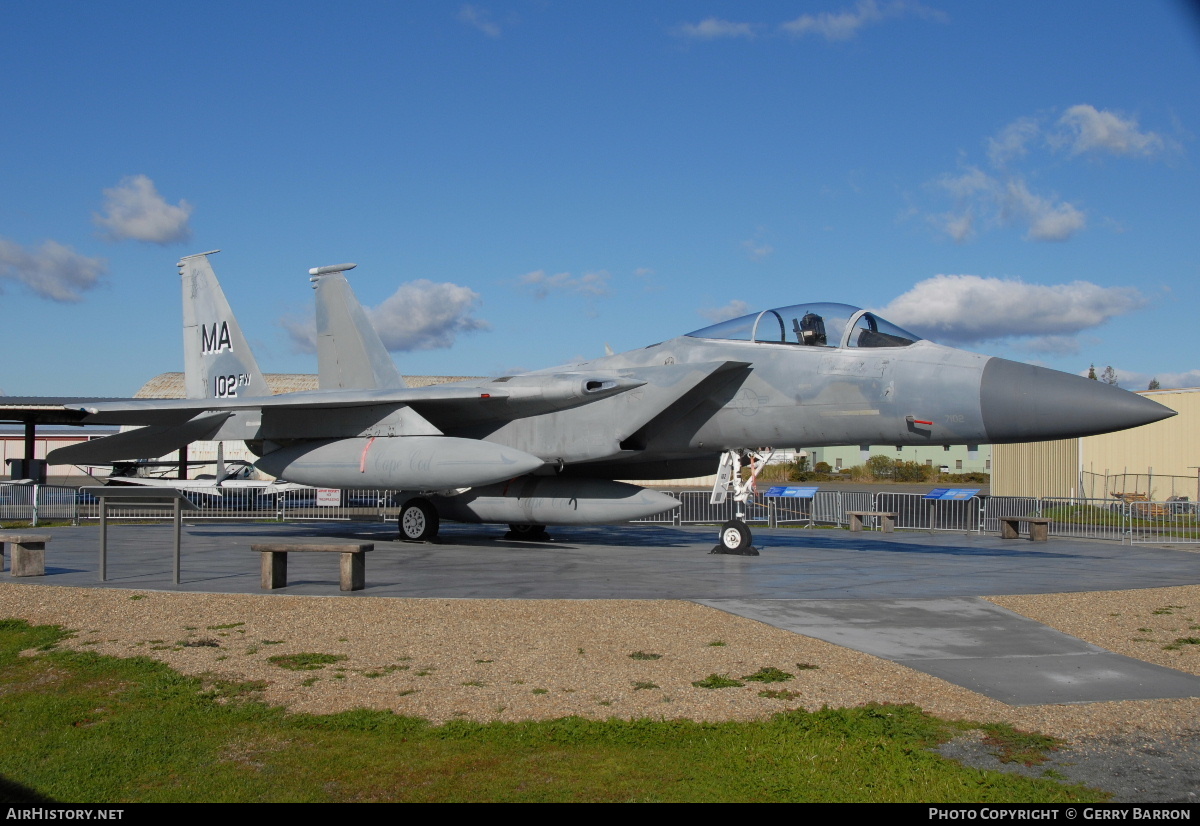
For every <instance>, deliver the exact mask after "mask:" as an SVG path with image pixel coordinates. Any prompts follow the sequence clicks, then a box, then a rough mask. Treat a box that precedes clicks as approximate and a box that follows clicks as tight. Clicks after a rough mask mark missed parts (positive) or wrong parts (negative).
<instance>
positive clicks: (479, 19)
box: [458, 3, 503, 37]
mask: <svg viewBox="0 0 1200 826" xmlns="http://www.w3.org/2000/svg"><path fill="white" fill-rule="evenodd" d="M458 19H459V22H462V23H466V24H467V25H468V26H472V27H474V28H476V29H479V31H481V32H483V33H484V34H486V35H487V36H488V37H499V36H500V35H501V34H503V30H502V29H501V28H500V24H499V23H497V22H495V21H494V20H492V15H491V12H489V11H488V10H487V9H485V8H481V7H479V6H473V5H471V4H470V3H468V4H467V5H465V6H463V7H462V8H461V9H459V10H458Z"/></svg>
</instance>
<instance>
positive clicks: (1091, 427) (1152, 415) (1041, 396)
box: [979, 358, 1175, 444]
mask: <svg viewBox="0 0 1200 826" xmlns="http://www.w3.org/2000/svg"><path fill="white" fill-rule="evenodd" d="M979 406H980V408H981V412H982V413H983V426H984V429H985V430H986V431H987V435H988V441H990V442H992V443H993V444H1003V443H1006V442H1036V441H1045V440H1049V439H1066V438H1070V437H1075V436H1090V435H1092V434H1095V433H1110V432H1112V431H1114V430H1124V429H1126V428H1129V427H1137V426H1138V425H1143V424H1150V423H1151V422H1157V421H1160V420H1162V419H1166V418H1169V417H1171V416H1174V415H1175V411H1174V410H1171V409H1170V408H1168V407H1164V406H1163V405H1161V404H1159V403H1158V402H1155V401H1151V400H1150V399H1147V398H1144V397H1142V396H1139V395H1137V394H1135V393H1130V392H1129V391H1128V390H1122V389H1121V388H1119V387H1113V386H1111V385H1108V384H1105V383H1104V382H1101V381H1095V380H1093V379H1086V378H1083V377H1082V376H1073V375H1071V374H1070V373H1062V372H1059V371H1058V370H1048V369H1046V368H1045V367H1034V366H1033V365H1031V364H1021V363H1020V362H1015V361H1008V360H1007V359H1001V358H992V359H989V360H988V362H987V364H986V366H985V367H984V368H983V376H982V379H981V381H980V385H979Z"/></svg>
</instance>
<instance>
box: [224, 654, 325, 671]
mask: <svg viewBox="0 0 1200 826" xmlns="http://www.w3.org/2000/svg"><path fill="white" fill-rule="evenodd" d="M247 653H249V652H247ZM344 659H346V658H345V657H344V656H342V655H341V654H280V655H279V656H278V657H268V658H267V662H269V663H271V664H272V665H277V666H279V667H280V668H286V669H288V670H289V671H315V670H316V669H318V668H324V667H325V666H327V665H330V664H332V663H336V662H341V661H342V660H344Z"/></svg>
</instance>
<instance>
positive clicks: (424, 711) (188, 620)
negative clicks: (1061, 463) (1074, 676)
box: [0, 584, 1200, 800]
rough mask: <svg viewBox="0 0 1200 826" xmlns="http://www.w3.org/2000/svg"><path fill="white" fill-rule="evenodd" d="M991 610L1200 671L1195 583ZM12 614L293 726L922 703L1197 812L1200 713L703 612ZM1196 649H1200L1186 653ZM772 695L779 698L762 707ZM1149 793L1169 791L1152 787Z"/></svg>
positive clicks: (1104, 781) (1096, 780)
mask: <svg viewBox="0 0 1200 826" xmlns="http://www.w3.org/2000/svg"><path fill="white" fill-rule="evenodd" d="M991 601H992V602H994V603H996V604H997V605H1000V606H1003V607H1005V608H1008V609H1010V610H1012V611H1015V612H1017V613H1019V614H1022V615H1024V616H1027V617H1030V618H1032V619H1035V620H1037V621H1039V622H1042V623H1044V624H1046V625H1048V626H1051V627H1053V628H1056V629H1058V630H1061V631H1064V632H1065V633H1068V634H1071V635H1073V636H1076V637H1079V638H1081V639H1084V640H1086V641H1088V642H1091V643H1094V644H1096V645H1099V646H1102V647H1104V648H1107V649H1109V650H1111V651H1115V652H1118V653H1121V654H1125V655H1128V656H1131V657H1136V658H1138V659H1141V660H1145V661H1147V662H1152V663H1156V664H1158V665H1165V666H1168V667H1170V668H1175V669H1179V670H1181V671H1186V672H1189V673H1192V674H1200V621H1198V620H1200V586H1185V587H1176V588H1156V589H1147V590H1137V591H1116V592H1090V593H1077V594H1049V595H1036V596H1006V597H993V598H991ZM0 606H3V608H2V609H0V616H5V617H19V618H21V619H25V620H28V621H29V622H31V623H37V624H55V625H61V626H64V627H65V628H68V629H71V630H72V631H73V632H75V636H74V637H73V638H72V639H70V640H68V641H67V642H66V643H64V647H67V648H71V649H75V650H80V651H95V652H97V653H100V654H112V655H115V656H124V657H127V656H137V655H142V656H149V657H153V658H155V659H158V660H161V661H162V662H164V663H167V664H168V665H170V666H172V667H173V668H176V669H178V670H180V671H181V672H183V673H186V674H193V675H210V676H213V677H218V678H222V679H228V680H235V681H261V682H262V683H263V685H264V689H263V693H262V697H263V699H264V700H266V701H267V702H270V703H276V704H280V705H284V706H286V707H288V708H289V709H291V710H293V711H302V712H310V713H314V714H324V713H329V712H336V711H344V710H348V709H353V708H364V707H365V708H372V709H391V710H394V711H396V712H397V713H400V714H408V715H415V716H419V717H424V718H427V719H429V720H431V721H434V722H444V721H447V720H451V719H458V718H462V719H469V720H477V721H491V720H503V721H515V720H531V719H551V718H555V717H562V716H565V715H579V716H582V717H591V718H600V719H604V718H609V717H619V718H626V719H631V718H641V717H647V718H653V719H676V718H688V719H694V720H707V721H719V720H752V719H761V718H763V717H766V716H769V715H770V714H773V713H775V712H778V711H783V710H786V709H792V708H804V709H808V710H811V711H815V710H818V709H820V708H821V707H823V706H831V707H845V706H856V705H861V704H863V703H868V702H881V703H914V704H916V705H919V706H921V707H922V708H924V709H925V710H926V711H928V712H930V713H932V714H936V715H938V716H941V717H946V718H951V719H969V720H977V721H981V722H1006V723H1009V724H1011V725H1013V726H1014V727H1016V728H1018V729H1023V730H1036V731H1041V732H1044V733H1046V734H1052V735H1055V736H1058V737H1061V738H1063V739H1066V740H1068V741H1070V742H1071V743H1072V744H1073V746H1074V747H1073V750H1072V751H1071V752H1069V753H1063V754H1061V755H1060V756H1059V759H1057V761H1056V763H1054V764H1047V766H1051V765H1053V766H1054V767H1055V770H1056V771H1058V772H1060V773H1065V774H1066V775H1067V776H1068V777H1070V778H1071V779H1073V780H1077V782H1087V783H1088V785H1095V786H1100V787H1103V788H1113V790H1114V791H1118V792H1119V795H1120V796H1121V797H1122V798H1123V799H1128V800H1149V799H1155V800H1195V799H1196V798H1195V797H1188V793H1189V791H1191V790H1193V789H1195V788H1196V785H1195V781H1196V778H1200V749H1197V747H1196V743H1197V742H1198V732H1197V728H1196V723H1195V720H1196V719H1197V715H1198V714H1200V699H1186V700H1139V701H1123V702H1111V703H1088V704H1075V705H1044V706H1025V707H1014V706H1008V705H1006V704H1004V703H1001V702H999V701H996V700H992V699H990V698H987V697H984V696H983V695H980V694H976V693H974V692H972V691H969V690H967V689H965V688H962V687H960V686H956V685H953V684H951V683H948V682H945V681H943V680H940V679H938V678H936V677H932V676H930V675H927V674H923V673H921V672H918V671H914V670H912V669H909V668H906V667H904V666H901V665H897V664H896V663H892V662H889V661H887V660H882V659H879V658H877V657H873V656H870V655H868V654H863V653H859V652H857V651H852V650H850V649H847V648H842V647H840V646H836V645H833V644H831V643H826V642H823V641H821V640H816V639H812V638H809V637H805V636H802V635H799V634H794V633H791V632H788V631H784V630H781V629H778V628H774V627H772V626H768V625H764V624H762V623H759V622H756V621H754V620H749V619H745V618H742V617H736V616H733V615H731V614H726V613H725V612H723V611H718V610H716V609H713V608H709V607H706V606H702V605H697V604H695V603H691V602H683V601H673V600H485V599H481V600H447V599H391V598H359V599H352V600H350V599H342V598H339V597H299V596H283V595H257V594H188V593H172V592H162V591H130V590H118V589H101V588H78V589H77V588H64V587H57V586H28V585H10V584H0ZM1188 639H1195V640H1197V642H1196V643H1193V642H1186V641H1184V642H1180V640H1188ZM299 654H325V655H333V656H335V657H340V658H342V659H339V660H337V661H336V662H332V663H329V664H326V665H323V666H321V667H318V668H314V669H312V670H289V669H287V668H284V667H281V666H280V665H277V664H275V663H273V662H272V658H278V657H285V656H289V655H299ZM813 666H815V667H813ZM762 668H777V669H780V670H782V671H784V672H788V673H790V674H792V675H793V678H792V679H790V680H787V681H785V682H775V683H760V682H754V681H745V680H741V681H742V682H745V685H744V686H742V687H735V688H721V689H706V688H701V687H696V686H694V685H693V683H694V682H697V681H702V680H704V679H705V678H706V677H708V676H709V675H711V674H721V675H726V676H729V677H733V678H735V679H740V678H742V677H745V676H748V675H752V674H754V673H755V672H757V671H759V670H760V669H762ZM765 691H774V692H777V693H776V695H775V696H761V693H762V692H765ZM975 739H976V740H978V738H977V737H976V738H975ZM947 748H949V749H952V750H954V749H957V753H956V754H955V756H956V757H960V759H968V757H969V755H971V754H974V755H975V756H976V759H977V760H978V761H982V762H980V763H979V764H980V765H983V764H985V763H987V761H989V760H990V761H991V763H995V760H994V758H991V757H990V755H989V754H988V753H987V750H986V749H984V748H982V747H980V746H972V745H971V738H965V739H962V740H960V741H956V743H955V744H954V745H952V746H949V747H947ZM1088 753H1093V757H1092V758H1090V759H1091V762H1090V763H1088V762H1087V759H1085V755H1086V754H1088ZM1139 755H1141V757H1139ZM1164 755H1165V757H1164ZM1172 757H1174V758H1177V759H1175V760H1174V762H1173V761H1172ZM1139 760H1140V762H1139ZM1164 761H1165V762H1164ZM968 762H969V760H968ZM1085 764H1086V765H1087V766H1089V768H1087V769H1086V770H1085V769H1084V768H1082V767H1083V766H1084V765H1085ZM997 765H998V764H997ZM988 767H994V766H991V765H989V766H988ZM1140 767H1141V768H1140ZM1142 768H1145V772H1143V774H1144V775H1145V776H1144V777H1142V783H1141V785H1138V782H1137V773H1138V772H1139V771H1141V770H1142ZM1042 770H1044V767H1043V769H1042ZM1076 770H1077V772H1076ZM1033 771H1035V773H1036V772H1038V771H1040V770H1037V769H1034V770H1033ZM1073 772H1076V773H1073ZM1077 774H1078V777H1077ZM1122 774H1124V775H1129V776H1131V777H1132V778H1133V779H1131V780H1130V781H1129V783H1128V784H1127V785H1128V789H1125V788H1124V787H1121V789H1118V788H1117V787H1116V786H1114V785H1113V784H1115V783H1117V778H1119V777H1120V776H1121V775H1122ZM1151 777H1153V778H1157V780H1156V781H1155V782H1159V781H1161V783H1160V785H1161V786H1162V788H1159V787H1157V786H1155V787H1153V788H1151V787H1150V786H1147V785H1146V784H1147V783H1148V782H1149V780H1148V778H1151ZM1181 784H1182V785H1181ZM1129 795H1132V796H1131V797H1130V796H1129ZM1145 795H1152V796H1151V797H1146V796H1145Z"/></svg>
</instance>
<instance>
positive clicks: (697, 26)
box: [675, 17, 754, 40]
mask: <svg viewBox="0 0 1200 826" xmlns="http://www.w3.org/2000/svg"><path fill="white" fill-rule="evenodd" d="M675 33H676V34H677V35H679V36H681V37H690V38H692V39H693V40H719V39H721V38H726V37H744V38H747V39H749V38H753V37H754V27H753V26H752V25H750V24H749V23H733V22H730V21H729V20H721V19H719V18H716V17H706V18H705V19H703V20H701V21H700V22H699V23H683V24H682V25H680V26H679V27H678V28H677V29H676V30H675Z"/></svg>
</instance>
